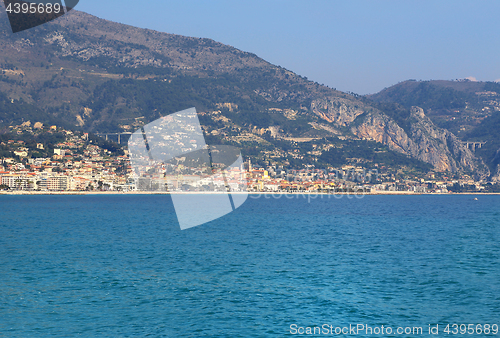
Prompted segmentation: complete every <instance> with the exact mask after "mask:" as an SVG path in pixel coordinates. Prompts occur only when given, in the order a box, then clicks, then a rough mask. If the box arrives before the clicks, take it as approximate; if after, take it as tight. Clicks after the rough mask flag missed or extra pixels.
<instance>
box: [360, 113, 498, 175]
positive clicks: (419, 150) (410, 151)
mask: <svg viewBox="0 0 500 338" xmlns="http://www.w3.org/2000/svg"><path fill="white" fill-rule="evenodd" d="M410 118H411V120H412V121H411V129H410V132H409V133H407V132H406V131H405V130H404V129H403V128H401V127H400V126H399V125H397V124H396V122H394V120H392V119H391V118H389V117H388V116H386V115H383V114H381V113H380V112H374V113H369V114H367V115H366V116H365V117H364V118H363V119H362V122H361V123H359V124H357V125H355V126H353V127H352V132H353V133H354V134H355V135H356V136H358V137H361V138H366V139H371V140H375V141H377V142H380V143H383V144H385V145H387V146H389V148H390V149H392V150H395V151H398V152H400V153H403V154H405V155H407V156H411V157H414V158H417V159H419V160H422V161H424V162H427V163H430V164H432V165H433V166H434V168H435V169H436V170H438V171H451V172H455V171H457V170H465V171H469V172H474V173H475V175H476V177H477V178H478V179H485V178H487V177H488V176H489V175H490V173H489V170H488V168H487V167H486V165H485V164H484V163H483V162H482V160H481V159H478V158H477V157H476V156H474V154H473V153H472V152H471V151H470V150H469V149H468V148H467V147H466V146H465V145H464V144H463V142H461V141H460V140H459V139H458V138H457V137H456V136H455V135H453V134H452V133H451V132H449V131H448V130H445V129H441V128H438V127H436V125H435V124H434V123H433V122H432V121H431V120H430V119H429V118H428V117H427V116H426V115H425V113H424V111H423V109H422V108H419V107H412V109H411V115H410Z"/></svg>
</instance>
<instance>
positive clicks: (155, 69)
mask: <svg viewBox="0 0 500 338" xmlns="http://www.w3.org/2000/svg"><path fill="white" fill-rule="evenodd" d="M0 48H1V51H2V52H1V53H0V68H1V69H2V74H1V75H0V128H3V130H4V132H7V131H9V126H13V125H17V124H20V123H23V122H24V121H26V120H30V121H31V122H33V123H34V122H42V123H45V124H57V125H59V126H63V127H66V128H73V129H81V130H85V131H89V132H94V133H105V132H130V131H134V130H136V129H137V128H139V127H140V126H142V125H144V124H146V123H148V122H150V121H153V120H155V119H157V118H159V117H160V116H164V115H167V114H170V113H172V112H175V111H179V110H182V109H186V108H189V107H192V106H195V107H196V108H197V110H198V111H199V112H200V120H201V122H202V125H203V126H204V132H205V134H206V138H207V141H208V142H209V143H210V142H213V143H226V144H233V145H236V146H239V147H241V148H242V149H243V152H244V155H245V156H249V157H251V158H252V160H253V161H254V163H256V164H257V165H262V166H264V165H268V166H269V165H276V166H279V165H282V166H288V167H320V166H332V165H333V164H335V165H337V166H338V165H346V164H355V165H360V166H365V167H371V166H373V165H375V164H381V165H384V166H388V167H391V168H392V169H394V170H396V171H397V170H400V171H401V170H402V171H403V172H405V171H406V172H408V173H410V172H414V171H415V170H416V171H419V172H421V173H426V172H427V171H428V170H430V169H432V168H433V169H434V170H435V171H442V172H450V173H453V174H454V175H460V174H463V173H469V174H474V175H475V176H476V177H477V178H480V179H484V178H487V177H488V176H490V169H489V168H488V167H487V166H485V165H484V163H483V161H482V160H481V158H478V157H477V156H475V153H474V152H473V151H471V150H470V149H468V148H467V146H466V145H465V144H464V143H462V142H461V141H460V137H457V136H455V134H454V133H453V132H452V131H451V130H448V129H446V128H445V127H444V126H443V125H442V123H441V122H440V121H438V120H437V119H434V118H433V115H432V114H431V113H430V112H431V111H432V112H433V111H434V110H431V109H429V108H428V107H427V106H425V105H423V106H422V108H423V109H424V110H425V113H424V110H422V109H421V108H418V107H416V106H419V105H418V104H415V105H413V104H412V106H411V107H410V103H411V102H406V103H404V104H403V103H402V102H398V101H397V100H395V99H390V98H389V99H387V100H386V99H383V97H382V94H380V95H381V96H379V97H377V96H373V97H360V96H357V95H349V94H346V93H342V92H340V91H337V90H334V89H332V88H328V87H325V86H322V85H319V84H318V83H315V82H312V81H309V80H307V79H306V78H304V77H301V76H299V75H297V74H295V73H293V72H291V71H289V70H287V69H284V68H281V67H279V66H275V65H272V64H270V63H268V62H266V61H265V60H263V59H261V58H259V57H258V56H256V55H254V54H252V53H247V52H243V51H240V50H238V49H236V48H233V47H231V46H227V45H224V44H222V43H219V42H216V41H213V40H210V39H199V38H192V37H185V36H180V35H173V34H168V33H161V32H156V31H152V30H147V29H140V28H135V27H131V26H127V25H123V24H118V23H114V22H110V21H106V20H102V19H99V18H96V17H94V16H91V15H88V14H85V13H82V12H78V11H75V10H73V11H72V12H70V13H69V14H67V15H65V16H63V17H61V18H58V19H56V20H54V21H52V22H50V23H47V24H45V25H42V26H38V27H36V28H33V29H30V30H27V31H24V32H20V33H17V34H12V32H11V30H10V27H9V26H8V20H7V16H6V14H5V11H3V10H1V9H0ZM386 97H389V96H386ZM400 101H401V100H400ZM424 103H425V102H424ZM429 104H431V103H429ZM413 106H415V107H413ZM335 149H337V150H342V152H343V153H346V154H347V153H349V154H350V155H349V157H347V156H340V155H338V154H339V153H338V151H337V152H336V151H334V150H335ZM381 153H382V154H385V155H384V156H380V155H376V154H381ZM334 154H337V155H336V156H334ZM409 158H410V159H412V160H411V161H409V160H408V159H409ZM380 161H381V162H380Z"/></svg>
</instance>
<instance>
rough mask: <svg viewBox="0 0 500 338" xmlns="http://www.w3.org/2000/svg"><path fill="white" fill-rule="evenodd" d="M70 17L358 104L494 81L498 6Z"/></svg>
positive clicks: (298, 6)
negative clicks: (148, 34) (287, 78)
mask: <svg viewBox="0 0 500 338" xmlns="http://www.w3.org/2000/svg"><path fill="white" fill-rule="evenodd" d="M76 9H77V10H80V11H84V12H87V13H89V14H93V15H96V16H98V17H100V18H103V19H108V20H112V21H116V22H121V23H126V24H129V25H133V26H137V27H142V28H150V29H154V30H158V31H162V32H168V33H175V34H182V35H187V36H195V37H206V38H211V39H214V40H216V41H219V42H222V43H225V44H228V45H231V46H234V47H236V48H239V49H241V50H244V51H248V52H252V53H255V54H257V55H258V56H260V57H262V58H263V59H265V60H267V61H269V62H271V63H274V64H276V65H280V66H282V67H285V68H287V69H289V70H292V71H294V72H296V73H298V74H300V75H302V76H306V77H308V78H309V79H311V80H314V81H317V82H319V83H322V84H326V85H328V86H330V87H334V88H337V89H339V90H342V91H352V92H355V93H358V94H368V93H374V92H378V91H380V90H381V89H383V88H384V87H388V86H391V85H393V84H396V83H397V82H400V81H404V80H407V79H416V80H431V79H446V80H452V79H461V78H466V77H475V78H477V79H478V80H480V81H494V80H497V79H500V1H498V0H491V1H490V0H486V1H484V0H483V1H460V0H443V1H439V0H431V1H426V0H415V1H405V0H359V1H356V0H343V1H337V0H265V1H264V0H251V1H247V0H175V1H173V0H150V1H140V2H139V1H131V0H120V1H118V0H106V1H103V0H80V3H79V4H78V6H77V7H76Z"/></svg>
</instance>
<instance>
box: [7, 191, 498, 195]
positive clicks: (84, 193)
mask: <svg viewBox="0 0 500 338" xmlns="http://www.w3.org/2000/svg"><path fill="white" fill-rule="evenodd" d="M214 194H215V195H218V194H227V192H222V191H209V192H205V191H196V192H180V191H174V192H167V191H22V190H20V191H0V195H6V196H20V195H214ZM231 194H248V195H325V196H329V195H332V196H335V195H348V196H349V195H351V196H363V195H367V196H368V195H370V196H377V195H397V196H401V195H405V196H420V195H500V192H457V193H449V192H448V193H434V192H426V193H421V192H418V193H416V192H411V191H377V192H364V193H355V192H336V193H333V194H332V193H323V192H288V193H287V192H269V191H266V192H256V191H251V192H241V191H239V192H231Z"/></svg>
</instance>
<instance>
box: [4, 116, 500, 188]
mask: <svg viewBox="0 0 500 338" xmlns="http://www.w3.org/2000/svg"><path fill="white" fill-rule="evenodd" d="M7 135H15V136H16V137H12V138H13V139H2V141H1V143H0V146H1V147H0V150H1V153H0V154H1V156H0V191H1V192H3V193H8V192H17V193H23V192H26V193H28V192H40V193H58V192H100V191H107V192H113V191H115V192H134V191H167V192H168V191H170V192H175V191H193V192H196V191H224V190H225V189H226V188H230V189H231V191H249V192H273V193H416V194H418V193H451V192H496V189H495V188H497V187H498V185H492V184H491V183H487V182H476V181H474V179H473V178H472V177H470V176H468V175H462V176H461V177H460V178H459V179H454V178H450V177H448V176H447V175H446V173H438V172H430V173H428V174H427V175H426V176H425V177H420V178H419V177H413V178H408V177H406V178H401V177H399V176H398V175H397V173H395V172H392V171H388V170H386V168H384V167H378V166H377V165H375V166H374V168H372V169H367V168H364V167H358V166H353V165H348V166H343V167H340V168H315V167H310V168H307V169H290V168H284V167H283V166H278V165H270V166H267V167H261V166H258V165H257V166H256V165H253V164H252V162H251V160H250V159H244V160H241V163H240V164H239V165H237V166H232V167H231V168H229V170H228V171H227V175H219V177H217V175H215V176H214V175H212V176H214V177H211V178H209V176H210V175H202V174H200V173H197V172H196V169H195V168H189V166H187V165H184V166H183V165H181V166H180V167H181V169H182V173H181V172H180V171H179V168H178V167H179V166H177V167H175V166H171V167H168V166H166V165H165V164H162V166H161V167H162V171H160V173H161V177H156V181H155V180H154V179H152V178H151V179H149V180H148V179H145V178H144V177H142V178H141V177H139V178H138V177H137V175H136V174H135V173H134V171H133V168H132V166H131V163H130V160H129V156H128V151H127V149H125V148H126V147H123V148H122V147H121V146H120V145H118V144H116V143H113V142H110V141H107V140H105V139H103V138H100V137H97V136H95V135H92V134H89V133H84V132H80V131H71V130H66V129H64V128H61V127H58V126H56V125H52V126H44V125H43V124H41V123H40V122H36V123H31V122H30V121H27V122H24V123H23V124H22V125H18V126H11V127H9V134H7ZM28 136H29V137H28ZM23 139H24V140H23ZM44 140H46V142H44ZM202 176H204V177H202ZM226 176H227V177H226ZM207 179H208V181H207ZM153 181H155V182H156V183H155V184H156V185H155V187H153V184H152V182H153ZM160 181H161V183H160V184H158V182H160ZM145 182H146V183H145ZM159 186H161V187H160V188H159Z"/></svg>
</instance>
